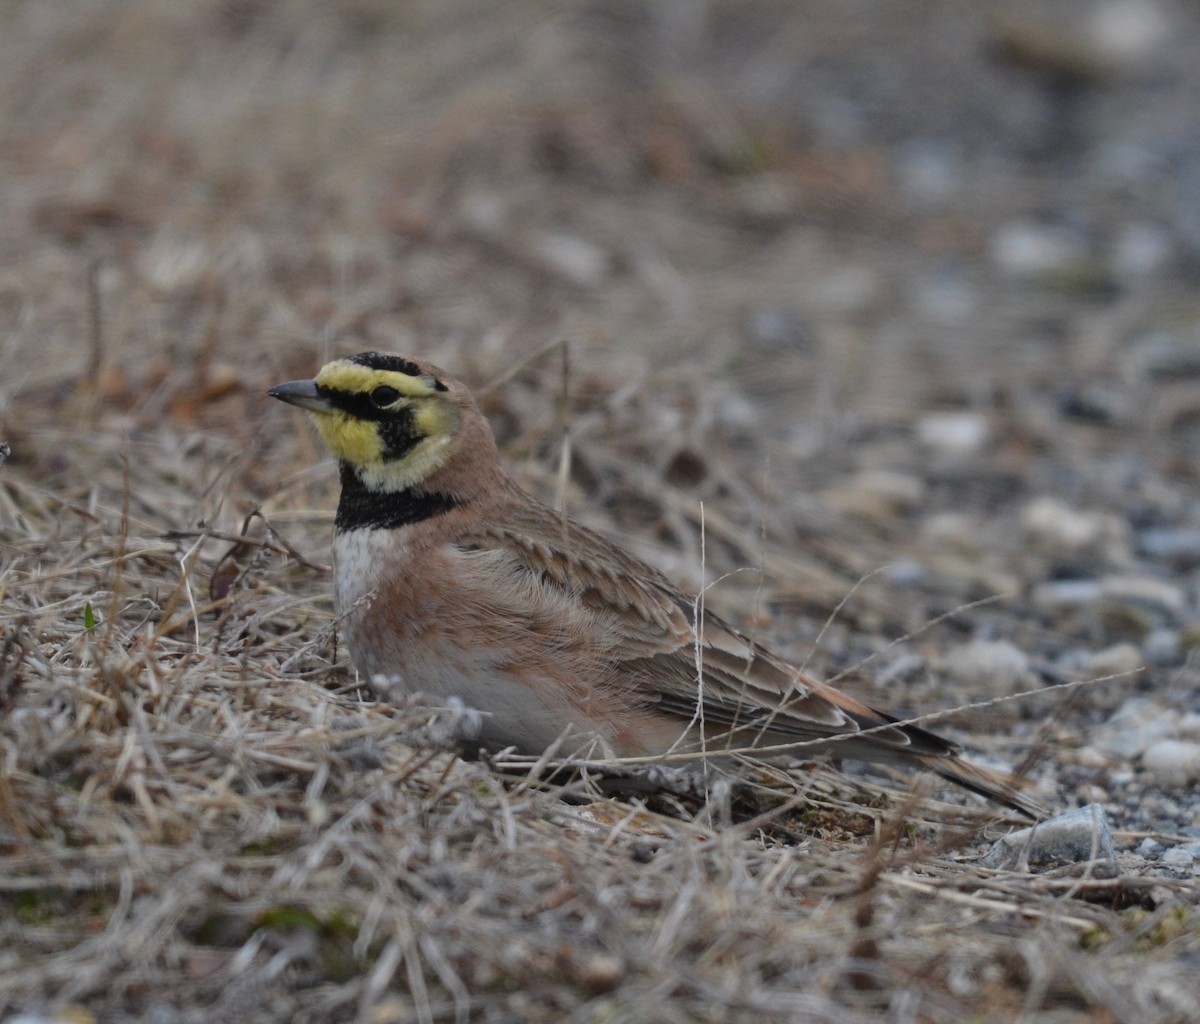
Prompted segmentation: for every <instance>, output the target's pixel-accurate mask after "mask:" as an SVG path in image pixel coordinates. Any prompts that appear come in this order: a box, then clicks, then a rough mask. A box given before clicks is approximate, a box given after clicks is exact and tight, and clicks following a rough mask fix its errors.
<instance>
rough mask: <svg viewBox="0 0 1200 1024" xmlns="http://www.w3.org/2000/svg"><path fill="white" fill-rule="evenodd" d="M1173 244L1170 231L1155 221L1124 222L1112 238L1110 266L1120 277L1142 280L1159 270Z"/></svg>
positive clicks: (1169, 257)
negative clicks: (1154, 222)
mask: <svg viewBox="0 0 1200 1024" xmlns="http://www.w3.org/2000/svg"><path fill="white" fill-rule="evenodd" d="M1173 248H1174V242H1173V240H1172V238H1171V235H1170V233H1169V232H1168V231H1166V230H1164V229H1163V228H1160V227H1159V226H1158V225H1157V224H1148V223H1146V222H1144V221H1135V222H1134V223H1132V224H1126V225H1125V226H1124V227H1122V228H1121V229H1120V230H1119V231H1118V233H1117V237H1116V238H1115V239H1114V240H1113V247H1112V253H1111V255H1110V256H1109V261H1108V266H1109V270H1110V271H1111V272H1112V275H1113V276H1114V277H1115V278H1117V279H1118V280H1119V281H1138V280H1142V279H1144V278H1147V277H1150V276H1152V275H1153V274H1157V273H1158V272H1159V271H1160V270H1162V268H1163V267H1164V266H1165V265H1166V264H1167V262H1168V261H1169V260H1170V259H1171V255H1172V249H1173Z"/></svg>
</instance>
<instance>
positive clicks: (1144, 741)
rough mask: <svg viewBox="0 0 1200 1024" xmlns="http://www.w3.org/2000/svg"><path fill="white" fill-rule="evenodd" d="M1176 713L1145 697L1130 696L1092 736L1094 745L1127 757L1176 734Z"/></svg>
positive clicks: (1135, 754)
mask: <svg viewBox="0 0 1200 1024" xmlns="http://www.w3.org/2000/svg"><path fill="white" fill-rule="evenodd" d="M1174 717H1175V716H1174V714H1173V713H1172V712H1170V711H1168V710H1167V709H1165V708H1163V707H1162V706H1160V705H1158V704H1156V703H1154V702H1153V701H1151V700H1149V699H1148V698H1146V697H1130V698H1129V700H1127V701H1126V702H1125V703H1124V704H1122V705H1121V706H1120V707H1119V708H1118V709H1117V710H1116V711H1115V712H1114V713H1113V714H1112V716H1111V717H1110V718H1109V720H1108V721H1107V722H1105V723H1104V725H1103V726H1102V727H1101V728H1100V729H1098V730H1097V731H1096V734H1095V735H1094V736H1093V737H1092V742H1091V745H1092V746H1093V747H1095V748H1096V749H1097V750H1100V751H1102V752H1103V753H1105V754H1108V755H1109V756H1110V757H1114V758H1117V759H1119V760H1123V761H1128V760H1132V759H1133V758H1135V757H1137V756H1138V755H1139V754H1142V753H1143V752H1144V751H1146V750H1148V749H1149V748H1150V746H1151V745H1152V744H1154V743H1156V742H1157V741H1159V740H1161V739H1164V738H1167V737H1170V736H1173V735H1174V734H1175V721H1174Z"/></svg>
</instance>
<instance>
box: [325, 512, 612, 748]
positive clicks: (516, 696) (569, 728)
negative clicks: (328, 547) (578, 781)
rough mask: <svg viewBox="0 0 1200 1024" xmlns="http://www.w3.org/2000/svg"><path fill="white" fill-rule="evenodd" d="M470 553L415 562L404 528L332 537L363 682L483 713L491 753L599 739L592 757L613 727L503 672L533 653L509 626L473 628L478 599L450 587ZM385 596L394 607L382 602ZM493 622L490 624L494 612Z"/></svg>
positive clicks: (342, 614)
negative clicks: (563, 740) (454, 700)
mask: <svg viewBox="0 0 1200 1024" xmlns="http://www.w3.org/2000/svg"><path fill="white" fill-rule="evenodd" d="M472 557H473V556H472V555H470V554H467V553H464V552H460V551H457V549H453V548H449V547H447V548H442V549H439V550H437V551H435V552H430V551H429V550H428V549H426V550H425V551H423V552H422V553H421V554H420V555H419V556H417V557H414V556H413V555H412V552H411V549H410V548H409V547H408V546H407V545H406V544H405V542H404V537H403V531H383V530H350V531H346V532H343V533H338V534H336V535H335V539H334V565H335V570H334V577H335V580H336V583H335V604H336V608H337V613H338V617H339V619H340V621H341V627H342V631H343V634H344V636H345V638H346V644H347V646H348V647H349V649H350V655H351V657H352V659H353V661H354V666H355V668H356V669H357V670H358V673H359V675H360V676H361V677H362V678H363V681H364V682H367V683H369V684H370V685H371V687H372V688H373V689H374V690H376V692H378V693H380V694H381V695H382V696H384V697H387V696H393V697H395V696H400V695H409V694H415V693H420V694H425V695H427V696H429V697H431V698H433V699H435V700H446V699H448V698H458V699H459V700H461V701H462V702H463V703H464V704H466V705H467V706H469V707H472V708H475V709H477V710H478V711H480V712H482V724H481V726H480V729H479V733H478V736H477V737H474V738H478V739H479V740H480V741H481V742H482V743H484V744H486V745H487V746H489V747H504V746H516V747H519V748H521V749H522V750H525V751H529V752H541V751H542V750H545V749H546V748H547V747H549V746H551V745H552V744H553V743H555V742H556V741H557V740H558V739H559V738H560V737H561V736H564V735H566V736H567V737H568V741H567V742H566V743H565V744H564V745H563V746H562V747H561V748H560V750H561V751H562V752H563V753H569V752H576V751H579V750H581V749H582V748H583V747H584V746H585V745H586V744H589V743H590V744H594V743H595V741H596V740H599V741H600V747H599V748H598V749H595V750H594V751H593V753H594V754H595V755H596V756H599V755H601V754H603V753H605V751H606V747H607V744H606V742H605V741H606V740H607V739H608V736H607V733H608V732H609V731H610V723H608V722H606V721H595V720H592V719H589V717H588V716H587V715H586V714H584V713H583V711H582V710H581V709H580V708H578V707H575V706H573V705H572V702H571V700H570V698H569V695H568V693H567V692H566V691H565V689H564V688H563V687H561V686H556V685H555V683H554V682H553V681H548V682H546V681H543V683H542V685H531V680H530V678H529V676H528V673H524V672H522V673H521V674H520V675H518V674H517V673H516V672H515V671H514V670H513V669H512V668H511V667H510V666H511V664H512V663H513V662H514V661H515V662H517V663H520V662H521V661H522V654H529V653H530V652H529V644H530V642H531V641H530V638H529V636H528V635H527V634H524V633H520V632H519V630H517V629H516V628H515V627H513V628H509V629H508V630H507V631H506V630H505V629H504V628H499V629H493V630H491V631H490V632H489V631H486V630H484V629H482V628H478V629H474V630H472V629H471V628H470V625H471V621H472V614H471V610H472V602H473V600H474V599H475V598H476V597H478V594H477V593H475V592H472V591H471V590H470V588H462V592H461V594H460V593H458V592H456V591H455V589H454V588H453V586H451V585H450V582H449V581H452V580H454V579H456V578H459V576H460V574H462V575H465V576H466V578H468V579H469V578H471V573H472V571H473V570H472V567H471V566H470V565H468V564H467V561H463V560H469V559H471V558H472ZM460 570H461V571H463V572H462V573H460ZM389 600H391V601H392V602H394V607H383V606H382V605H380V602H381V601H389ZM488 614H489V612H488V611H485V612H483V613H481V616H480V617H482V616H483V615H488ZM490 617H491V619H492V621H493V622H494V620H495V618H496V616H495V614H494V613H491V614H490ZM504 625H505V624H504V623H500V626H501V627H503V626H504ZM508 634H514V635H513V636H509V635H508ZM533 653H539V652H533Z"/></svg>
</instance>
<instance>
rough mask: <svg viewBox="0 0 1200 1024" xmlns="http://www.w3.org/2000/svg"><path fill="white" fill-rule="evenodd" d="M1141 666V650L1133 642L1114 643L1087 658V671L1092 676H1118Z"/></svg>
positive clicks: (1134, 670)
mask: <svg viewBox="0 0 1200 1024" xmlns="http://www.w3.org/2000/svg"><path fill="white" fill-rule="evenodd" d="M1143 667H1144V664H1143V659H1142V652H1141V651H1140V650H1138V648H1136V647H1135V646H1134V645H1133V644H1114V645H1113V646H1112V647H1106V648H1105V649H1104V650H1102V651H1097V652H1096V653H1095V654H1093V655H1092V656H1091V657H1090V658H1089V659H1088V663H1087V672H1088V674H1089V675H1093V676H1119V675H1126V674H1128V673H1132V672H1136V671H1137V670H1138V669H1140V668H1143Z"/></svg>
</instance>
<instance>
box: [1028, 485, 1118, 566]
mask: <svg viewBox="0 0 1200 1024" xmlns="http://www.w3.org/2000/svg"><path fill="white" fill-rule="evenodd" d="M1021 525H1022V526H1023V527H1024V529H1025V533H1026V535H1027V536H1028V537H1029V538H1030V539H1031V540H1033V541H1035V542H1036V543H1038V544H1039V545H1040V546H1042V547H1044V548H1047V549H1050V550H1052V551H1053V552H1054V553H1055V554H1063V553H1067V554H1073V553H1077V552H1081V551H1087V550H1090V549H1092V548H1095V547H1096V546H1098V545H1099V544H1100V543H1101V542H1102V541H1104V540H1106V539H1108V538H1110V537H1119V536H1120V535H1121V532H1122V531H1123V530H1124V528H1125V525H1124V523H1123V522H1122V521H1121V520H1119V519H1118V518H1117V517H1116V516H1112V515H1108V514H1107V513H1103V512H1084V511H1082V510H1080V509H1077V508H1072V507H1071V506H1070V505H1068V504H1066V503H1065V502H1062V501H1059V500H1058V499H1057V498H1049V497H1043V498H1034V499H1033V501H1031V502H1029V504H1028V505H1026V506H1025V508H1024V510H1023V511H1022V512H1021Z"/></svg>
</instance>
